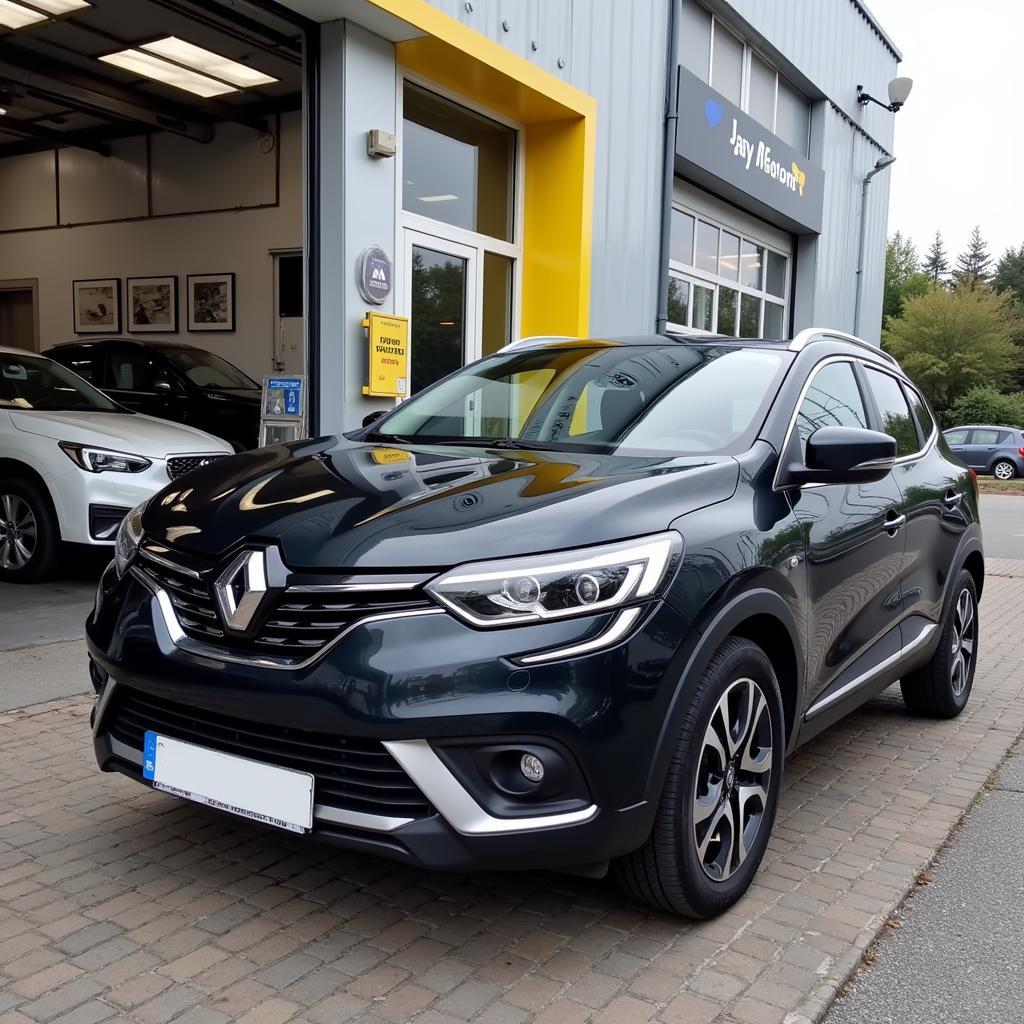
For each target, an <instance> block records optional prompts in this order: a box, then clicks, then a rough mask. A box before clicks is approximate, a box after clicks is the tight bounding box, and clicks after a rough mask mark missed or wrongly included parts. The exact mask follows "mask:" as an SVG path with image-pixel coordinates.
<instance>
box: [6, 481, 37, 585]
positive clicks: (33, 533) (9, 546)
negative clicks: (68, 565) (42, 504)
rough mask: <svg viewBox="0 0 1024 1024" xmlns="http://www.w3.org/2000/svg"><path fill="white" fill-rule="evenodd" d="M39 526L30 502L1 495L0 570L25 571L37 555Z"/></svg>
mask: <svg viewBox="0 0 1024 1024" xmlns="http://www.w3.org/2000/svg"><path fill="white" fill-rule="evenodd" d="M38 536H39V526H38V524H37V523H36V517H35V514H34V513H33V512H32V509H31V507H30V506H29V504H28V502H27V501H25V499H24V498H22V497H21V496H20V495H18V494H0V568H4V569H23V568H24V567H25V566H26V565H28V563H29V561H31V559H32V556H33V555H34V554H35V550H36V541H37V540H38Z"/></svg>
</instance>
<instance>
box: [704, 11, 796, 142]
mask: <svg viewBox="0 0 1024 1024" xmlns="http://www.w3.org/2000/svg"><path fill="white" fill-rule="evenodd" d="M698 6H701V7H702V8H703V10H704V12H705V13H706V14H707V15H708V17H709V18H710V19H711V33H710V36H711V43H710V46H709V47H708V61H707V76H706V78H705V81H706V82H707V84H708V85H710V86H711V87H712V88H714V86H713V85H712V79H713V76H714V71H715V35H716V33H717V32H719V31H722V32H728V33H729V35H730V36H732V37H733V38H734V39H735V40H736V41H737V42H738V43H739V44H740V45H741V46H742V47H743V57H742V59H741V62H740V102H739V104H738V106H739V108H740V110H742V111H743V113H744V114H747V115H748V116H750V117H753V118H754V120H755V121H757V123H758V124H761V125H763V127H765V128H767V129H768V131H770V132H771V133H772V135H776V136H777V135H778V130H777V129H778V123H779V79H780V78H781V79H784V80H785V81H786V83H787V84H788V85H789V87H790V89H792V90H793V91H794V92H795V93H796V94H797V95H798V96H801V97H803V99H804V102H805V103H806V105H807V137H806V138H805V139H803V140H801V141H802V144H801V145H800V146H797V147H795V148H796V149H798V150H799V152H800V153H801V154H802V155H803V156H807V155H808V154H809V153H810V148H811V107H812V103H811V100H810V98H809V97H807V96H806V95H805V94H804V91H803V90H802V89H800V88H798V86H797V85H796V83H795V82H794V81H793V80H792V79H791V78H789V77H787V76H786V75H784V74H783V73H782V72H781V71H780V70H779V68H778V66H777V65H776V63H775V61H773V60H771V59H770V58H769V57H767V56H766V55H765V54H764V53H763V52H762V51H761V50H759V49H758V48H757V47H755V46H751V45H750V43H748V42H747V40H746V39H745V38H744V37H743V36H741V35H740V34H739V33H738V32H736V31H734V30H733V29H732V28H731V27H730V26H729V25H728V24H727V23H726V22H724V21H723V20H722V19H721V18H719V17H718V15H717V14H714V13H713V12H712V11H709V10H708V9H707V8H706V7H703V5H702V4H701V5H698ZM752 55H756V56H757V59H758V60H760V61H761V63H762V64H764V65H765V66H766V67H767V68H769V69H770V70H771V71H772V72H774V75H775V87H774V92H773V95H772V123H771V124H764V123H763V122H762V121H761V120H760V119H759V118H756V117H754V115H753V114H751V113H750V79H751V73H750V61H751V56H752ZM783 141H785V140H783Z"/></svg>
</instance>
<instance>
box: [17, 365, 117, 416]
mask: <svg viewBox="0 0 1024 1024" xmlns="http://www.w3.org/2000/svg"><path fill="white" fill-rule="evenodd" d="M0 408H7V409H46V410H49V411H50V412H122V413H123V412H127V410H126V409H123V408H121V406H119V405H118V404H117V403H116V402H112V401H111V400H110V399H109V398H107V396H106V395H104V394H103V392H101V391H97V390H96V389H95V388H94V387H93V386H92V385H91V384H89V383H88V382H87V381H84V380H82V378H81V377H79V376H78V374H76V373H72V372H71V371H70V370H69V369H67V368H66V367H63V366H61V365H60V363H55V362H54V361H53V360H52V359H46V358H45V357H43V356H32V355H28V354H27V353H26V354H25V355H11V354H10V353H7V352H4V353H0Z"/></svg>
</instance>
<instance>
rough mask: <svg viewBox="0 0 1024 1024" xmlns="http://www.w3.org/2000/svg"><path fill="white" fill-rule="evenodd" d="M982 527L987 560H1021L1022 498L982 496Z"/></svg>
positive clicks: (1023, 542)
mask: <svg viewBox="0 0 1024 1024" xmlns="http://www.w3.org/2000/svg"><path fill="white" fill-rule="evenodd" d="M980 500H981V526H982V529H983V530H984V532H985V555H986V556H987V557H988V558H1024V494H982V495H981V496H980Z"/></svg>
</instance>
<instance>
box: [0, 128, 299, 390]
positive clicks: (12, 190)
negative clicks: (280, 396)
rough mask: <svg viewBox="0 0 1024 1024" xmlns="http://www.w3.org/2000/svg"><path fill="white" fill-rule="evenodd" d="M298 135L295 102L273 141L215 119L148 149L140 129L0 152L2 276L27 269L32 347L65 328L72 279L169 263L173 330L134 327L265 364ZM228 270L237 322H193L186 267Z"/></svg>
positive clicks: (69, 322) (148, 270)
mask: <svg viewBox="0 0 1024 1024" xmlns="http://www.w3.org/2000/svg"><path fill="white" fill-rule="evenodd" d="M301 135H302V130H301V115H299V114H298V113H293V114H286V115H283V116H282V118H281V131H280V137H279V139H278V141H277V144H276V146H275V147H274V148H273V149H272V150H271V151H270V152H264V150H263V147H261V145H260V140H259V137H258V136H257V135H256V133H255V132H253V131H251V130H249V129H246V128H242V127H240V126H237V125H220V126H218V128H217V136H216V139H215V140H214V142H212V143H210V144H209V145H202V144H200V143H197V142H193V141H190V140H188V139H184V138H181V137H179V136H175V135H167V134H164V135H155V136H153V137H152V138H151V139H150V142H149V156H148V160H147V141H146V139H145V138H141V137H140V138H133V139H125V140H122V141H120V142H116V143H114V144H113V147H112V148H113V155H112V156H110V157H102V156H98V155H97V154H94V153H89V152H86V151H84V150H77V149H65V150H61V151H60V152H59V154H56V156H55V154H54V153H53V152H47V153H34V154H31V155H26V156H20V157H9V158H7V159H4V160H0V197H2V199H0V281H2V280H8V279H12V278H38V280H39V333H40V347H41V348H46V347H47V346H49V345H52V344H54V343H56V342H59V341H70V340H73V339H74V338H75V337H76V335H75V333H74V323H73V319H72V306H71V282H72V281H73V280H75V279H80V278H94V277H120V278H121V279H122V290H123V291H124V290H125V284H124V280H125V279H126V278H128V277H151V276H162V275H168V274H177V275H178V288H179V301H178V333H177V334H166V335H164V334H142V335H139V337H140V338H142V339H146V338H149V339H153V338H160V337H164V338H171V339H176V340H178V341H182V342H185V343H189V344H195V345H199V346H201V347H203V348H208V349H210V350H211V351H213V352H218V353H220V354H221V355H223V356H224V357H225V358H227V359H229V360H231V361H232V362H234V363H236V364H237V365H239V366H241V367H242V368H243V369H244V370H246V371H247V372H248V373H250V374H252V375H253V376H255V377H260V376H262V375H263V374H265V373H269V372H270V371H271V369H272V366H271V352H272V345H273V334H274V307H273V293H274V287H273V259H272V257H271V255H270V250H272V249H284V248H298V247H300V246H301V244H302V140H301ZM58 183H59V189H58V187H57V186H58ZM58 200H59V206H58ZM204 210H205V211H210V210H226V211H227V212H201V211H204ZM58 211H59V212H58ZM127 218H132V219H127ZM229 271H230V272H233V273H234V274H235V322H236V330H235V331H234V332H231V333H228V332H223V333H220V332H217V333H214V332H203V333H191V334H190V333H189V332H188V331H186V329H185V323H186V318H185V278H186V276H187V275H188V274H208V273H221V272H229ZM122 304H123V303H122ZM126 327H127V323H126V321H125V319H124V310H123V309H122V333H126V330H124V329H125V328H126ZM81 337H83V338H87V337H88V335H82V336H81Z"/></svg>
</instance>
